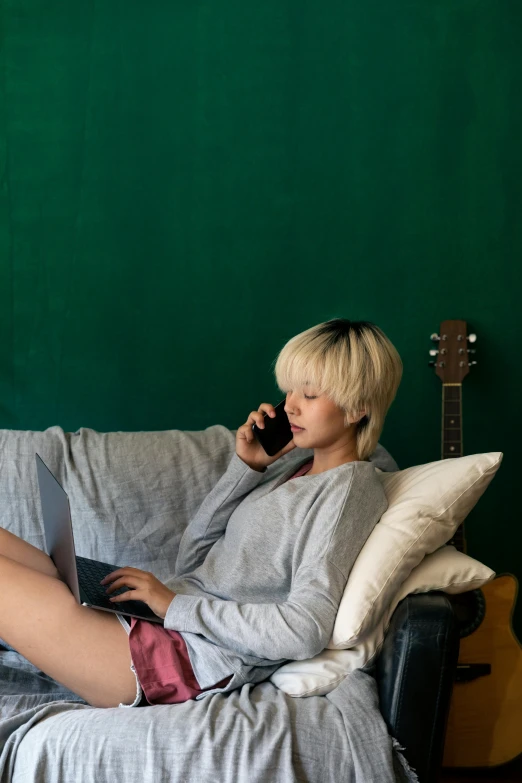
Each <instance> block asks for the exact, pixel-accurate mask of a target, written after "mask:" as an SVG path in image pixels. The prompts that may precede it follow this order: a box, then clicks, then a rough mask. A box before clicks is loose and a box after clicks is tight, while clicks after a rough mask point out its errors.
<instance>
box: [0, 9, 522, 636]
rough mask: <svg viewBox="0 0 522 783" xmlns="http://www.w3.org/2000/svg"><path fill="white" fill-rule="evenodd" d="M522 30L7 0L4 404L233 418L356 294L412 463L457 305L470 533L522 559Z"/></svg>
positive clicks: (435, 426)
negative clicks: (488, 470) (470, 347)
mask: <svg viewBox="0 0 522 783" xmlns="http://www.w3.org/2000/svg"><path fill="white" fill-rule="evenodd" d="M521 30H522V5H521V4H520V3H519V2H508V1H507V0H504V1H503V0H500V2H499V1H498V0H489V1H488V2H479V1H476V0H473V1H472V0H462V2H458V3H455V2H454V0H435V2H431V3H426V2H425V0H409V2H405V1H404V0H399V1H398V2H395V3H389V2H387V0H374V1H373V2H372V0H369V2H365V3H361V2H355V0H349V1H348V2H347V1H346V0H343V1H341V0H332V2H330V3H326V4H324V3H316V2H303V0H299V1H297V0H296V1H295V2H290V0H264V1H263V2H262V3H259V2H255V3H254V2H249V1H248V0H226V2H221V3H211V2H206V1H204V0H195V2H190V3H186V2H183V3H181V2H176V0H168V1H167V0H157V1H156V2H152V3H142V2H135V0H127V1H126V2H122V1H121V0H119V1H118V0H114V2H110V3H100V2H98V3H95V2H94V1H93V0H91V2H80V3H70V2H66V0H47V2H45V3H43V2H37V1H36V0H16V1H15V0H3V3H2V4H0V35H1V39H0V58H1V61H0V182H1V187H0V330H1V339H0V427H2V428H12V429H35V430H41V429H45V428H46V427H48V426H51V425H54V424H58V425H60V426H62V427H63V428H64V429H65V430H68V431H75V430H76V429H78V428H79V427H80V426H86V427H92V428H94V429H97V430H99V431H111V430H160V429H170V428H179V429H194V430H198V429H203V428H205V427H207V426H210V425H212V424H216V423H221V424H224V425H225V426H227V427H230V428H236V427H238V426H239V425H240V424H242V423H244V421H245V419H246V417H247V414H248V413H249V412H250V411H251V410H252V409H253V408H257V407H258V406H259V404H260V403H261V402H262V401H271V402H274V403H275V402H277V401H278V400H279V399H281V396H282V395H281V394H280V393H279V392H278V390H277V389H276V387H275V383H274V379H273V375H272V373H271V363H272V361H273V360H274V358H275V356H276V354H277V352H278V350H279V349H280V348H281V347H282V345H283V344H284V342H285V341H286V340H288V339H289V338H290V337H292V336H293V335H294V334H296V333H297V332H299V331H302V330H303V329H305V328H308V327H309V326H312V325H313V324H316V323H318V322H319V321H323V320H326V319H327V318H331V317H335V316H344V317H348V318H352V319H368V320H372V321H374V322H376V323H377V324H379V325H380V326H381V328H383V329H384V331H385V332H386V334H387V335H388V336H389V337H390V339H391V340H392V341H393V342H394V344H395V345H396V347H397V349H398V350H399V352H400V354H401V356H402V358H403V361H404V368H405V369H404V377H403V382H402V385H401V387H400V390H399V394H398V397H397V399H396V401H395V402H394V404H393V406H392V408H391V409H390V412H389V415H388V419H387V422H386V427H385V430H384V432H383V435H382V438H381V442H382V443H383V444H384V445H385V446H386V447H387V448H388V449H389V450H390V452H391V453H392V454H393V456H394V457H395V458H396V460H397V461H398V463H399V465H400V466H401V467H408V466H409V465H413V464H418V463H421V462H428V461H431V460H435V459H439V458H440V440H441V438H440V432H441V421H440V415H441V392H442V389H441V383H440V381H439V379H438V378H437V377H436V376H435V374H434V371H433V369H432V368H430V367H428V360H429V358H430V357H429V356H428V351H429V349H430V348H431V347H432V343H431V342H430V339H429V338H430V335H431V333H432V332H434V331H437V330H438V327H439V324H440V322H441V321H442V320H444V319H446V318H462V319H464V320H466V321H467V322H468V329H469V331H474V332H476V333H477V335H478V342H477V344H476V346H475V347H476V348H477V353H476V355H475V357H474V358H476V359H477V361H478V364H477V365H476V366H475V367H474V368H473V369H472V372H471V373H470V375H469V376H468V377H467V378H466V379H465V382H464V384H463V402H464V405H463V411H464V453H466V454H469V453H473V452H482V451H503V452H504V462H503V464H502V466H501V468H500V471H499V474H498V475H497V477H496V478H495V479H494V481H493V483H492V485H491V487H490V488H489V489H488V490H487V491H486V494H485V495H484V497H483V498H482V499H481V500H480V502H479V504H478V505H477V507H476V508H475V509H474V510H473V512H472V513H471V514H470V516H469V517H468V520H467V523H466V534H467V541H468V553H469V554H470V555H472V556H475V557H477V558H479V559H481V560H483V561H484V562H485V563H487V564H488V565H490V566H491V567H492V568H494V569H496V570H497V571H498V572H504V571H506V572H512V573H515V574H516V575H517V576H518V578H522V557H521V551H522V547H521V544H522V533H521V525H522V520H521V519H520V512H519V506H520V503H519V501H518V500H517V497H516V493H515V491H514V490H515V488H516V487H517V486H518V485H519V484H518V481H519V479H518V468H517V463H516V459H515V457H516V455H517V453H520V446H519V441H520V434H521V427H520V423H519V415H518V414H519V399H520V382H521V377H520V376H521V370H520V358H519V356H518V349H519V345H520V338H521V319H520V309H521V308H520V295H521V291H522V286H521V277H522V266H521V260H522V222H521V219H520V218H521V214H520V213H521V205H522V186H521V182H522V155H521V141H520V139H521V136H522V108H521V100H520V96H521V95H522V54H521V52H522V33H521ZM521 604H522V600H521V601H519V603H518V605H517V610H516V613H515V627H517V625H518V635H519V636H520V637H521V638H522V606H521Z"/></svg>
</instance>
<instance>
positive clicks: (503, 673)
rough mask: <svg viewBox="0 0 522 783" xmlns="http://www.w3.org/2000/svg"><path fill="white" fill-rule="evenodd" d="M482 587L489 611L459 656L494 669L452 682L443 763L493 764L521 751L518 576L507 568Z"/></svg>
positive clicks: (462, 644)
mask: <svg viewBox="0 0 522 783" xmlns="http://www.w3.org/2000/svg"><path fill="white" fill-rule="evenodd" d="M480 590H481V591H482V593H483V595H484V598H485V602H486V607H485V615H484V618H483V620H482V623H481V624H480V626H479V627H478V628H477V629H476V630H475V631H473V633H471V634H470V635H469V636H465V637H464V638H462V639H461V640H460V653H459V661H458V662H459V666H460V665H461V664H484V663H489V664H490V665H491V673H490V674H485V675H482V676H477V677H476V679H473V680H472V681H471V682H455V683H454V685H453V694H452V699H451V704H450V712H449V717H448V727H447V732H446V742H445V746H444V758H443V766H444V767H491V766H496V765H498V764H504V763H506V762H508V761H511V760H512V759H514V758H516V757H517V756H519V755H520V754H522V698H521V694H522V646H521V645H520V642H519V641H518V639H517V638H516V636H515V634H514V632H513V627H512V623H511V618H512V614H513V609H514V606H515V601H516V597H517V593H518V581H517V579H516V577H515V576H513V575H512V574H503V575H501V576H498V577H496V578H495V579H493V581H491V582H488V583H487V584H485V585H483V587H481V588H480Z"/></svg>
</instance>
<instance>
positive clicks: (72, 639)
mask: <svg viewBox="0 0 522 783" xmlns="http://www.w3.org/2000/svg"><path fill="white" fill-rule="evenodd" d="M29 546H30V545H29ZM33 548H34V547H33ZM37 551H40V550H37ZM43 554H44V555H45V553H43ZM51 562H52V561H51ZM40 563H41V561H40ZM44 563H45V561H44ZM0 594H1V595H2V608H1V610H0V638H2V639H4V640H5V641H6V642H7V643H8V644H9V645H11V646H12V647H14V648H15V649H16V650H17V651H18V652H19V653H20V654H21V655H23V656H24V658H27V660H28V661H30V663H32V664H33V665H34V666H36V667H37V668H38V669H40V670H41V671H43V672H45V673H46V674H48V675H49V676H50V677H52V678H53V679H54V680H56V681H57V682H59V683H61V684H62V685H65V687H66V688H69V690H71V691H73V692H74V693H77V694H78V695H79V696H81V697H82V698H83V699H85V701H86V702H87V703H88V704H90V705H91V706H93V707H117V706H118V705H119V704H120V703H123V704H131V703H132V702H133V701H134V697H135V695H136V679H135V677H134V673H133V672H132V671H131V669H130V665H131V656H130V649H129V641H128V636H127V634H126V632H125V629H124V628H123V627H122V625H121V624H120V622H119V620H118V618H117V617H116V615H114V614H111V613H110V612H102V611H98V610H96V609H91V608H90V607H88V606H81V605H80V604H78V603H77V602H76V599H75V598H74V596H73V594H72V593H71V591H70V590H69V588H68V587H67V585H66V584H65V582H62V581H61V580H60V579H57V578H55V577H53V576H50V575H48V574H45V573H42V572H41V571H37V570H34V569H33V568H30V567H28V566H26V565H23V564H22V563H19V562H16V561H15V560H12V559H10V558H9V557H6V556H5V555H0Z"/></svg>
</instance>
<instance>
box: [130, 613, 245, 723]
mask: <svg viewBox="0 0 522 783" xmlns="http://www.w3.org/2000/svg"><path fill="white" fill-rule="evenodd" d="M117 617H118V619H119V620H120V622H121V624H122V625H123V627H124V628H125V630H127V629H128V628H129V626H128V619H129V618H123V617H122V616H121V615H117ZM127 633H128V635H129V647H130V651H131V659H132V665H131V669H132V671H133V672H134V674H135V676H136V699H135V700H134V702H133V703H132V704H120V707H140V706H147V705H148V704H151V705H152V704H179V703H181V702H184V701H188V700H189V699H195V698H196V696H197V695H198V694H200V693H203V692H204V691H208V690H211V689H212V688H224V687H225V685H226V684H227V683H229V682H230V680H231V679H232V676H233V675H230V676H229V677H225V679H224V680H221V681H220V682H218V683H216V684H215V685H209V686H208V687H207V688H200V687H199V683H198V681H197V679H196V676H195V674H194V671H193V669H192V665H191V663H190V658H189V654H188V650H187V645H186V644H185V640H184V639H183V637H182V636H181V634H180V633H178V631H172V630H170V629H168V628H164V627H163V626H162V625H160V624H159V623H151V622H149V621H148V620H141V619H139V618H137V617H131V618H130V628H129V630H127ZM138 688H139V693H138ZM138 696H139V698H138Z"/></svg>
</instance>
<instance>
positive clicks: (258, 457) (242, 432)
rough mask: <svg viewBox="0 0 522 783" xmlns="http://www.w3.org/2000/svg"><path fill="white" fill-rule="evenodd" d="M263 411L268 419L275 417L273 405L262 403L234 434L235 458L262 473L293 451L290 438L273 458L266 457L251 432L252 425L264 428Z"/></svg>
mask: <svg viewBox="0 0 522 783" xmlns="http://www.w3.org/2000/svg"><path fill="white" fill-rule="evenodd" d="M264 411H266V413H267V414H268V416H270V418H273V417H274V416H275V415H276V410H275V408H274V406H273V405H271V404H270V403H269V402H262V403H261V405H260V406H259V408H258V410H257V411H252V413H251V414H250V415H249V417H248V419H247V420H246V422H245V424H243V425H242V426H241V427H239V429H238V431H237V432H236V454H237V456H238V457H240V459H242V460H243V462H246V464H247V465H248V466H249V467H251V468H253V469H254V470H259V471H261V472H263V471H264V470H265V468H267V467H268V465H271V464H272V462H275V461H276V460H278V459H279V457H282V456H283V454H287V453H288V452H289V451H292V449H295V443H294V439H293V438H292V440H291V441H290V443H287V444H286V446H285V447H284V448H282V449H281V451H278V452H277V454H274V456H273V457H269V456H268V454H267V453H266V451H265V450H264V448H263V447H262V445H261V444H260V442H259V441H258V439H257V438H256V436H255V435H254V432H253V430H252V425H253V424H257V426H258V427H259V428H260V429H263V427H264V426H265V424H264V419H265V417H264V415H263V412H264ZM280 415H281V414H280Z"/></svg>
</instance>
